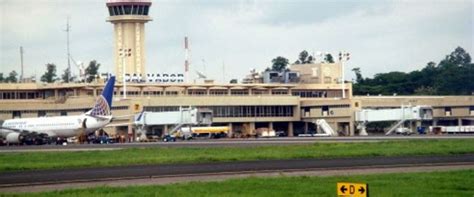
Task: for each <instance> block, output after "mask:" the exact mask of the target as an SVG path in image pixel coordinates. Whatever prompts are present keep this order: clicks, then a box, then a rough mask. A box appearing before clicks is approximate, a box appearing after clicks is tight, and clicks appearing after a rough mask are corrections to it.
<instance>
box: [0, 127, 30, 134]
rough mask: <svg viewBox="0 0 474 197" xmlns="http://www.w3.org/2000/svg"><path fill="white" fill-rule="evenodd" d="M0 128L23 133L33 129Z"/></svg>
mask: <svg viewBox="0 0 474 197" xmlns="http://www.w3.org/2000/svg"><path fill="white" fill-rule="evenodd" d="M0 129H1V130H7V131H10V132H17V133H23V132H28V133H33V132H34V131H30V130H25V129H14V128H8V127H1V126H0Z"/></svg>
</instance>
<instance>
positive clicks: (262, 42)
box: [0, 0, 474, 82]
mask: <svg viewBox="0 0 474 197" xmlns="http://www.w3.org/2000/svg"><path fill="white" fill-rule="evenodd" d="M149 15H150V16H151V17H152V18H153V21H151V22H148V23H146V25H145V29H146V30H145V31H146V32H145V43H146V54H147V60H146V67H147V68H146V69H147V72H148V73H182V72H183V70H184V56H185V55H184V49H183V47H184V46H183V45H184V44H183V42H184V41H183V40H184V37H185V36H188V37H189V40H190V48H191V49H190V50H191V51H190V61H191V66H190V69H191V71H196V70H198V71H200V72H203V73H205V74H206V75H207V76H208V78H212V79H215V80H216V81H218V82H222V81H225V82H228V81H229V80H230V79H239V80H240V79H242V78H243V77H244V76H245V75H246V74H248V73H249V70H251V69H256V70H260V71H262V70H264V69H265V68H266V67H270V66H271V60H272V59H273V58H275V57H277V56H283V57H286V58H288V59H289V61H290V62H291V63H292V62H295V61H296V60H297V57H298V54H299V53H300V52H301V51H302V50H307V51H308V52H309V53H310V54H317V53H318V52H323V53H332V54H333V56H335V57H336V55H337V54H338V53H339V51H347V52H349V53H351V59H350V60H349V61H348V62H347V63H346V68H345V73H346V80H351V79H353V78H355V76H354V74H353V72H352V71H351V69H352V68H355V67H360V68H361V71H362V74H363V76H364V77H371V76H373V75H374V74H376V73H381V72H390V71H402V72H410V71H413V70H418V69H421V68H423V67H424V66H425V65H426V64H427V63H428V62H429V61H435V62H439V61H440V60H441V59H442V58H444V57H445V55H447V54H449V53H451V52H452V51H453V50H454V49H455V48H456V47H457V46H461V47H463V48H464V49H465V50H466V51H467V52H469V53H470V54H471V55H472V54H473V53H472V52H473V48H474V39H473V36H474V23H473V20H474V0H410V1H404V0H398V1H394V0H357V1H356V0H199V1H198V0H153V4H152V6H151V8H150V13H149ZM68 17H69V18H70V25H71V31H70V50H71V56H72V57H73V59H74V60H75V61H80V62H89V61H91V60H97V61H98V62H99V63H100V64H101V68H100V72H114V66H113V65H114V60H113V50H114V49H113V26H112V24H111V23H108V22H106V18H107V17H108V11H107V8H106V6H105V0H102V1H100V0H66V1H65V0H0V50H1V52H0V73H5V74H4V75H6V74H7V73H9V72H11V71H12V70H16V71H17V72H19V71H20V52H19V48H20V46H22V47H23V48H24V65H25V71H24V72H25V76H31V75H36V76H37V78H39V77H40V76H41V75H42V74H43V73H44V72H45V70H46V67H45V65H46V64H47V63H54V64H56V65H57V66H58V75H60V74H61V73H62V72H63V70H64V69H66V68H67V52H66V40H67V39H66V32H65V31H64V30H65V29H66V20H67V18H68ZM72 66H74V64H72ZM73 68H75V67H73ZM77 72H78V71H77V69H73V73H77Z"/></svg>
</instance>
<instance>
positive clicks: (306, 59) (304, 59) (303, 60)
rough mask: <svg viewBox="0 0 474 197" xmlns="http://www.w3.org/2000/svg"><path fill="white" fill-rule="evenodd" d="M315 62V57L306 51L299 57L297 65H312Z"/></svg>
mask: <svg viewBox="0 0 474 197" xmlns="http://www.w3.org/2000/svg"><path fill="white" fill-rule="evenodd" d="M313 61H314V57H313V56H311V55H309V54H308V52H307V51H306V50H304V51H301V53H300V55H299V56H298V60H296V62H295V64H311V63H313Z"/></svg>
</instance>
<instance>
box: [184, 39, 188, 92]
mask: <svg viewBox="0 0 474 197" xmlns="http://www.w3.org/2000/svg"><path fill="white" fill-rule="evenodd" d="M188 72H189V44H188V37H187V36H185V37H184V76H185V81H186V83H188V78H189V73H188Z"/></svg>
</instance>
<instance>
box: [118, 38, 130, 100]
mask: <svg viewBox="0 0 474 197" xmlns="http://www.w3.org/2000/svg"><path fill="white" fill-rule="evenodd" d="M119 56H120V57H121V59H122V78H123V99H127V80H126V79H125V68H126V66H125V58H127V57H130V56H132V49H130V48H126V47H125V48H121V49H119Z"/></svg>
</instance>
